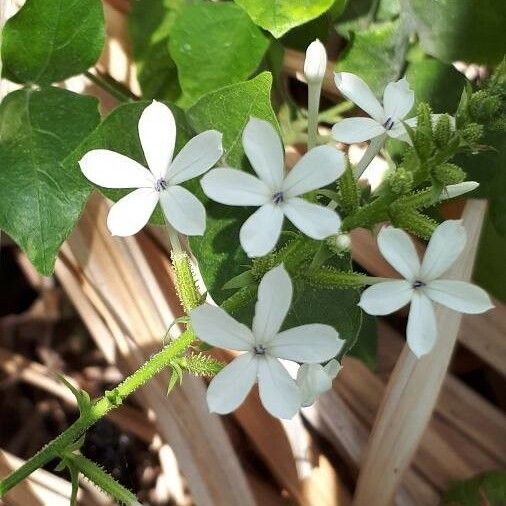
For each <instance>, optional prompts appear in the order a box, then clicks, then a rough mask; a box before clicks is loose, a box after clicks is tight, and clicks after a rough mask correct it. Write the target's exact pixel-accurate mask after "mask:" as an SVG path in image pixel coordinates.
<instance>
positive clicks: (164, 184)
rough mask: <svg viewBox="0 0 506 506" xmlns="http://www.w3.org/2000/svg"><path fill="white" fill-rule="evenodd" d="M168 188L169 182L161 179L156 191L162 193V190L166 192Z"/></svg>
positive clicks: (156, 184)
mask: <svg viewBox="0 0 506 506" xmlns="http://www.w3.org/2000/svg"><path fill="white" fill-rule="evenodd" d="M167 186H168V185H167V181H165V179H163V177H161V178H160V179H158V180H157V181H156V183H155V190H156V191H157V192H161V191H162V190H165V189H166V188H167Z"/></svg>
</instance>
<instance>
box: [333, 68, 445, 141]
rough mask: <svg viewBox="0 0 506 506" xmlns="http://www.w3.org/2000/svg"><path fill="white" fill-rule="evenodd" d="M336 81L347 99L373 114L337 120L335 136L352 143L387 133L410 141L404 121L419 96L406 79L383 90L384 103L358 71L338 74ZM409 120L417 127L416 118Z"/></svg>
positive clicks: (336, 74) (411, 124)
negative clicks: (367, 116)
mask: <svg viewBox="0 0 506 506" xmlns="http://www.w3.org/2000/svg"><path fill="white" fill-rule="evenodd" d="M334 80H335V83H336V86H337V88H338V90H339V91H340V92H341V94H342V95H343V96H344V97H345V98H347V99H348V100H351V101H352V102H354V103H355V104H356V105H357V106H358V107H360V108H361V109H362V110H363V111H365V112H366V113H367V114H369V116H371V117H370V118H360V117H357V118H345V119H343V120H342V121H340V122H339V123H336V124H335V125H334V126H333V127H332V137H334V139H336V140H337V141H339V142H344V143H346V144H352V143H354V142H363V141H367V140H369V139H372V138H374V137H378V136H379V135H384V134H387V135H389V136H390V137H393V138H396V139H400V140H408V137H407V132H406V129H405V128H404V126H403V125H402V123H401V121H402V120H404V118H405V117H406V115H407V114H408V113H409V111H411V109H412V108H413V104H414V102H415V95H414V93H413V91H412V90H411V89H410V87H409V84H408V82H407V81H406V79H405V78H402V79H400V80H399V81H396V82H392V83H388V84H387V86H386V88H385V91H384V93H383V105H381V104H380V103H379V101H378V99H377V98H376V97H375V96H374V93H373V92H372V91H371V89H370V88H369V86H367V84H366V83H365V82H364V81H363V80H362V79H360V77H358V76H356V75H355V74H351V73H349V72H339V73H335V74H334ZM435 116H437V115H435ZM405 123H407V124H408V125H409V126H411V127H415V126H416V118H411V119H408V120H405Z"/></svg>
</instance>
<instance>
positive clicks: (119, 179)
mask: <svg viewBox="0 0 506 506" xmlns="http://www.w3.org/2000/svg"><path fill="white" fill-rule="evenodd" d="M79 166H80V167H81V170H82V172H83V174H84V176H85V177H86V178H87V179H89V180H90V181H91V182H92V183H94V184H96V185H98V186H103V187H104V188H153V187H154V184H155V178H154V177H153V174H151V172H149V170H147V169H146V168H144V167H143V166H142V165H141V164H140V163H137V162H136V161H135V160H132V159H131V158H128V157H127V156H124V155H120V154H119V153H116V152H115V151H109V150H108V149H94V150H92V151H88V153H86V154H85V155H84V156H83V157H82V158H81V160H80V161H79Z"/></svg>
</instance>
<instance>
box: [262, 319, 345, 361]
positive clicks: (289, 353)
mask: <svg viewBox="0 0 506 506" xmlns="http://www.w3.org/2000/svg"><path fill="white" fill-rule="evenodd" d="M343 344H344V341H343V340H342V339H340V338H339V333H338V332H337V330H336V329H334V327H331V326H330V325H323V324H321V323H310V324H307V325H301V326H300V327H294V328H293V329H288V330H284V331H283V332H280V333H279V334H278V335H277V336H275V337H274V339H272V341H271V342H270V343H268V347H267V351H268V353H269V354H270V355H272V356H273V357H277V358H284V359H286V360H294V361H295V362H307V363H317V362H323V361H325V360H330V359H331V358H334V357H335V356H336V355H337V354H338V353H339V350H340V349H341V348H342V346H343Z"/></svg>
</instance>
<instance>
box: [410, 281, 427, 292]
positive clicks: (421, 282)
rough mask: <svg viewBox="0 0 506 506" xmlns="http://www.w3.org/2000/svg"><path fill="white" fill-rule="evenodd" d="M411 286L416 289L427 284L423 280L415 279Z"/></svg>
mask: <svg viewBox="0 0 506 506" xmlns="http://www.w3.org/2000/svg"><path fill="white" fill-rule="evenodd" d="M411 286H412V287H413V288H414V289H415V290H416V289H417V288H423V287H424V286H426V284H425V283H424V282H423V281H419V280H418V279H417V280H416V281H413V284H412V285H411Z"/></svg>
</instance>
